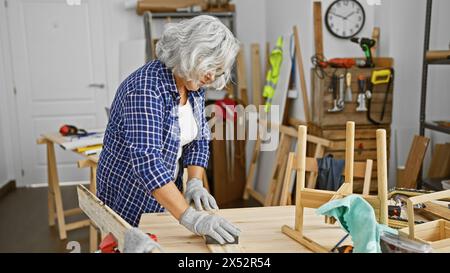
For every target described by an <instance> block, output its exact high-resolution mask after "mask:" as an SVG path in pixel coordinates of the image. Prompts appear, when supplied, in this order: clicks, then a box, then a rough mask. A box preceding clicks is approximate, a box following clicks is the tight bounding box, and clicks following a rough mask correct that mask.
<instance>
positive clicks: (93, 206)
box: [77, 185, 132, 252]
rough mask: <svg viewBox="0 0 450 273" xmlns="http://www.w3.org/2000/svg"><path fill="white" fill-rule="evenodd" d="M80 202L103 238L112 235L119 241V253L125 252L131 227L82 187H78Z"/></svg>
mask: <svg viewBox="0 0 450 273" xmlns="http://www.w3.org/2000/svg"><path fill="white" fill-rule="evenodd" d="M77 192H78V202H79V205H80V208H81V209H82V210H83V212H84V213H86V215H87V216H88V217H89V219H90V220H91V221H92V222H93V223H94V224H95V226H96V227H98V228H99V230H100V231H101V234H102V237H105V236H106V235H108V234H109V233H112V234H113V235H114V237H115V238H116V240H117V243H118V249H119V251H121V252H122V251H123V246H124V235H125V232H126V231H127V230H128V229H131V228H132V227H131V225H130V224H128V223H127V222H126V221H125V220H124V219H123V218H122V217H120V216H119V215H118V214H117V213H116V212H115V211H113V210H112V209H111V208H110V207H108V206H107V205H105V204H104V203H103V202H102V201H100V200H99V199H98V198H97V196H95V195H94V194H93V193H92V192H90V191H89V190H88V189H86V188H85V187H84V186H82V185H78V187H77Z"/></svg>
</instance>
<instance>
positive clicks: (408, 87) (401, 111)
mask: <svg viewBox="0 0 450 273" xmlns="http://www.w3.org/2000/svg"><path fill="white" fill-rule="evenodd" d="M425 4H426V3H425V1H422V0H395V1H383V5H382V6H381V7H380V8H379V9H378V10H377V12H378V14H377V19H378V22H379V25H380V26H381V40H382V42H381V45H382V48H381V53H382V55H385V56H390V57H392V58H394V60H395V69H396V79H395V88H394V89H395V92H394V113H393V115H394V117H393V124H392V128H393V132H392V137H393V140H394V141H391V145H392V146H391V151H394V153H393V155H392V157H391V161H390V174H391V175H390V183H391V185H395V178H396V177H395V175H394V174H395V173H396V168H397V166H402V165H404V164H405V162H406V159H407V156H408V153H409V150H410V147H411V143H412V139H413V137H414V134H418V133H419V120H420V95H421V84H422V62H423V60H422V55H423V44H424V42H423V37H424V31H425ZM433 5H434V6H433V17H432V19H433V20H432V27H431V29H432V32H431V43H430V48H431V49H447V48H449V42H450V32H449V31H448V27H449V26H450V18H448V16H447V14H446V11H448V10H450V1H447V0H435V1H433ZM406 10H407V12H405V11H406ZM448 73H449V68H448V67H430V72H429V78H428V84H429V85H428V98H427V100H428V102H427V120H445V119H448V117H449V115H450V108H449V107H448V103H449V102H450V93H449V92H448V86H450V78H449V77H448ZM427 136H428V137H430V138H431V140H432V141H431V143H430V146H429V148H428V153H427V157H426V160H425V162H424V170H425V174H426V171H427V170H428V166H429V161H430V156H431V153H432V148H433V146H434V144H437V143H445V142H449V141H450V137H449V136H448V135H444V134H441V133H436V132H430V131H427Z"/></svg>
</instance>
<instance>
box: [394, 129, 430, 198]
mask: <svg viewBox="0 0 450 273" xmlns="http://www.w3.org/2000/svg"><path fill="white" fill-rule="evenodd" d="M429 143H430V139H429V138H426V137H422V136H414V140H413V143H412V145H411V149H410V150H409V154H408V159H407V160H406V165H405V167H404V168H398V173H397V179H398V181H397V187H398V188H405V189H415V188H416V187H417V179H418V177H419V173H420V169H421V167H422V163H423V159H424V158H425V153H426V152H427V148H428V144H429Z"/></svg>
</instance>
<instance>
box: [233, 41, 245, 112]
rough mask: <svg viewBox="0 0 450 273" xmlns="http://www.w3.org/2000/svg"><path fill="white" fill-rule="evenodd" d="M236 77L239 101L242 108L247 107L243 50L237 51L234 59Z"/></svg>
mask: <svg viewBox="0 0 450 273" xmlns="http://www.w3.org/2000/svg"><path fill="white" fill-rule="evenodd" d="M236 67H237V77H238V90H239V99H240V100H241V101H242V102H243V104H244V106H247V105H248V94H247V91H248V86H247V73H246V68H245V55H244V48H243V47H242V48H241V50H239V53H238V55H237V58H236Z"/></svg>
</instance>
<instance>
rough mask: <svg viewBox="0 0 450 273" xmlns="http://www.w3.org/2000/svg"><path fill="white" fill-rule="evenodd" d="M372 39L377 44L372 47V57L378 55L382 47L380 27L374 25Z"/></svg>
mask: <svg viewBox="0 0 450 273" xmlns="http://www.w3.org/2000/svg"><path fill="white" fill-rule="evenodd" d="M372 39H373V40H375V42H376V43H375V46H374V47H372V49H371V51H372V58H376V57H378V49H379V48H380V28H379V27H374V28H373V31H372Z"/></svg>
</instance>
